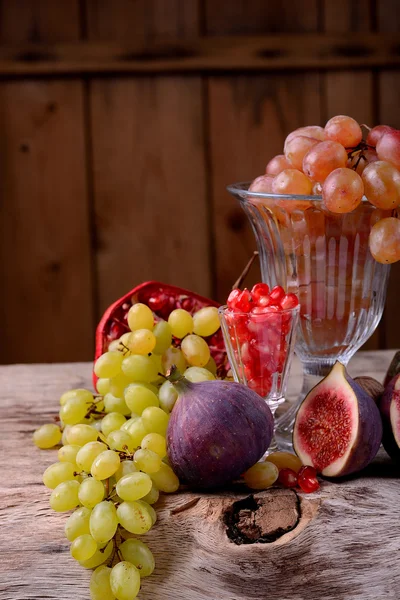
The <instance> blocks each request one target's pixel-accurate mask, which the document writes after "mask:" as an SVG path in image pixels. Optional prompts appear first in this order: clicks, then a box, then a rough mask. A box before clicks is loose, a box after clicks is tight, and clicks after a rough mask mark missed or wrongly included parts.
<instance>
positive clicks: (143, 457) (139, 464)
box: [133, 441, 161, 493]
mask: <svg viewBox="0 0 400 600" xmlns="http://www.w3.org/2000/svg"><path fill="white" fill-rule="evenodd" d="M142 444H143V441H142ZM133 459H134V461H135V465H136V468H137V469H140V470H141V471H143V472H144V473H157V471H159V469H160V467H161V457H160V456H159V455H158V454H156V453H155V452H153V451H152V450H143V449H142V448H139V450H136V452H135V454H134V457H133ZM146 493H147V492H146Z"/></svg>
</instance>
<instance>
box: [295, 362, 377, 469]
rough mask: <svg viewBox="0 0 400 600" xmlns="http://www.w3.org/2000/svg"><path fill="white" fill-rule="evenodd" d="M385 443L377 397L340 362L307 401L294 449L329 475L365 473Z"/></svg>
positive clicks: (303, 459) (303, 404) (301, 409)
mask: <svg viewBox="0 0 400 600" xmlns="http://www.w3.org/2000/svg"><path fill="white" fill-rule="evenodd" d="M381 440H382V420H381V417H380V414H379V409H378V408H377V406H376V404H375V402H374V401H373V399H372V398H371V397H370V396H369V395H368V394H367V393H366V392H365V391H364V390H363V389H362V388H361V387H360V386H359V385H358V384H357V383H356V382H355V381H354V380H353V379H352V378H351V377H350V376H349V375H348V373H347V372H346V369H345V367H344V366H343V365H342V364H341V363H339V362H337V363H336V364H335V365H334V367H333V369H332V370H331V372H330V373H329V375H328V376H327V377H325V379H323V380H322V381H321V382H320V383H318V384H317V385H316V386H315V387H314V388H313V389H312V390H311V391H310V392H309V394H307V396H306V398H305V399H304V401H303V403H302V405H301V407H300V409H299V412H298V414H297V417H296V423H295V427H294V432H293V446H294V449H295V452H296V453H297V454H298V456H299V457H300V459H301V460H302V462H303V463H304V464H306V465H311V466H313V467H315V468H316V469H317V471H318V472H320V473H321V474H322V475H325V476H327V477H343V476H345V475H350V474H351V473H356V472H357V471H361V470H362V469H364V468H365V467H366V466H367V465H368V464H369V463H370V462H371V461H372V459H373V458H374V457H375V455H376V453H377V452H378V450H379V446H380V444H381Z"/></svg>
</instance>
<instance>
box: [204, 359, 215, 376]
mask: <svg viewBox="0 0 400 600" xmlns="http://www.w3.org/2000/svg"><path fill="white" fill-rule="evenodd" d="M204 368H205V369H207V371H210V373H212V374H213V375H214V376H215V377H216V376H217V363H216V362H215V360H214V359H213V357H212V356H210V360H209V361H208V363H207V364H206V366H205V367H204Z"/></svg>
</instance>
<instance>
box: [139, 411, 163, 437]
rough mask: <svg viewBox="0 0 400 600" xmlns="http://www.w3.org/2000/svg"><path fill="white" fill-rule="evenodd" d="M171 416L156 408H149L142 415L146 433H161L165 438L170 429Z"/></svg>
mask: <svg viewBox="0 0 400 600" xmlns="http://www.w3.org/2000/svg"><path fill="white" fill-rule="evenodd" d="M168 421H169V415H168V414H167V413H166V412H164V411H163V410H162V408H157V407H156V406H149V408H146V409H145V410H144V411H143V413H142V422H143V425H144V427H145V429H146V433H159V434H160V435H163V436H165V434H166V433H167V428H168Z"/></svg>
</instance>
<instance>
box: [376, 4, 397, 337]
mask: <svg viewBox="0 0 400 600" xmlns="http://www.w3.org/2000/svg"><path fill="white" fill-rule="evenodd" d="M377 19H378V30H379V31H381V32H383V33H388V34H390V33H393V32H397V33H398V31H399V28H400V12H399V5H398V2H396V0H378V1H377ZM377 79H378V81H377V86H378V93H379V102H378V106H379V115H378V117H379V123H387V124H388V125H391V126H392V127H396V128H398V129H400V112H399V105H400V72H398V71H389V70H382V71H381V72H380V73H379V74H378V77H377ZM399 296H400V263H395V264H394V265H392V268H391V274H390V280H389V288H388V297H387V302H386V309H385V312H384V315H383V322H384V331H385V338H384V340H383V344H382V345H385V347H387V348H394V347H395V346H396V345H397V344H398V343H399V340H400V314H399V311H398V305H399Z"/></svg>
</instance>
